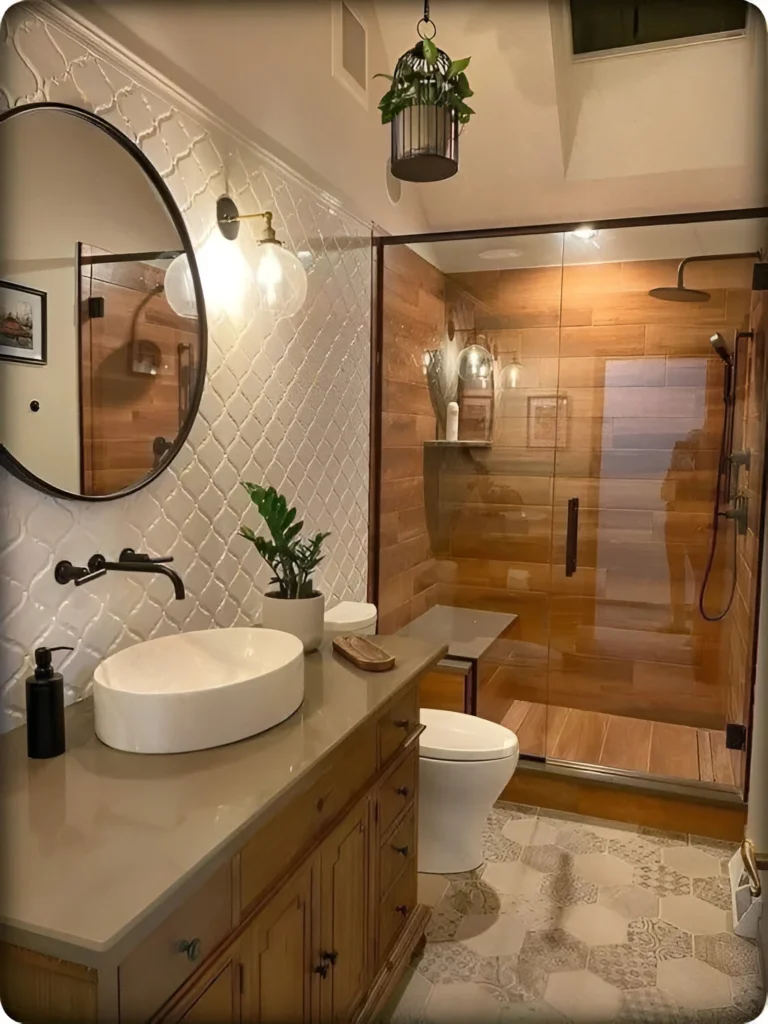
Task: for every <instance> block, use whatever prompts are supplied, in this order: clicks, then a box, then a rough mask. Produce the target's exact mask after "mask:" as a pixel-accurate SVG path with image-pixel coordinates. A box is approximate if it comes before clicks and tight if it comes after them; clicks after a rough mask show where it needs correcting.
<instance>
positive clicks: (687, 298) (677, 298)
mask: <svg viewBox="0 0 768 1024" xmlns="http://www.w3.org/2000/svg"><path fill="white" fill-rule="evenodd" d="M648 294H649V295H650V296H651V298H652V299H661V300H662V301H663V302H709V300H710V299H711V298H712V296H711V295H710V294H709V292H700V291H697V290H696V289H695V288H686V287H685V285H682V284H679V285H677V287H675V288H653V289H652V290H651V291H649V292H648Z"/></svg>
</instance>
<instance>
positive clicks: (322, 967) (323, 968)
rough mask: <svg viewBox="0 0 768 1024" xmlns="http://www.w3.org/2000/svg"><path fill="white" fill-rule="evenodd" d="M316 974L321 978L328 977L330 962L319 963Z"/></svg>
mask: <svg viewBox="0 0 768 1024" xmlns="http://www.w3.org/2000/svg"><path fill="white" fill-rule="evenodd" d="M315 974H319V975H320V977H321V978H327V977H328V964H318V965H317V967H316V968H315Z"/></svg>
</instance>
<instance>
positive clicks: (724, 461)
mask: <svg viewBox="0 0 768 1024" xmlns="http://www.w3.org/2000/svg"><path fill="white" fill-rule="evenodd" d="M742 337H743V335H742V334H737V335H736V341H735V342H734V351H733V354H731V353H730V352H729V351H728V345H727V343H726V341H725V338H724V337H723V336H722V334H719V333H718V334H713V335H712V337H711V338H710V339H709V343H710V345H711V346H712V348H713V350H714V352H715V355H716V356H717V357H718V359H720V360H721V361H722V362H723V364H724V366H725V372H724V375H723V405H724V407H725V408H724V411H723V432H722V435H721V438H720V456H719V459H718V463H717V486H716V490H715V509H714V515H713V519H712V542H711V544H710V548H709V555H708V557H707V564H706V568H705V569H704V577H703V579H702V581H701V592H700V594H699V611H700V612H701V615H702V618H703V619H705V620H706V621H707V622H720V621H722V619H724V618H725V616H726V615H727V614H728V612H729V611H730V610H731V605H732V604H733V599H734V597H735V595H736V561H737V560H736V553H737V552H736V538H737V530H736V528H735V524H734V530H733V572H732V576H731V590H730V594H729V595H728V601H727V602H726V605H725V608H724V609H723V610H722V611H721V612H718V613H717V614H716V615H710V613H709V612H707V611H706V609H705V607H704V604H705V600H706V596H707V588H708V586H709V580H710V576H711V575H712V567H713V565H714V562H715V555H716V554H717V534H718V530H719V527H720V520H721V519H734V518H735V517H736V516H735V513H734V512H732V511H729V510H723V509H722V502H723V501H724V500H725V501H726V502H728V501H730V497H731V468H732V463H731V450H732V448H733V426H734V412H735V404H736V403H735V399H736V395H735V384H736V375H735V368H736V356H737V354H738V344H739V339H740V338H742Z"/></svg>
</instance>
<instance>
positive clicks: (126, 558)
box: [118, 548, 173, 565]
mask: <svg viewBox="0 0 768 1024" xmlns="http://www.w3.org/2000/svg"><path fill="white" fill-rule="evenodd" d="M118 561H119V562H144V563H147V562H149V563H150V564H151V565H166V564H167V563H168V562H172V561H173V558H172V557H171V556H170V555H169V556H167V557H166V558H152V557H151V555H145V554H142V553H141V552H139V551H134V550H133V548H123V550H122V551H121V552H120V557H119V558H118Z"/></svg>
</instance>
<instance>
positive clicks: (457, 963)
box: [418, 942, 480, 985]
mask: <svg viewBox="0 0 768 1024" xmlns="http://www.w3.org/2000/svg"><path fill="white" fill-rule="evenodd" d="M479 965H480V957H479V956H478V955H477V953H473V952H472V950H471V949H467V947H466V946H464V945H462V944H461V943H459V942H438V943H434V944H433V943H427V948H426V949H425V951H424V955H423V956H422V958H421V960H419V964H418V971H419V973H420V974H423V975H424V977H425V978H427V980H428V981H431V982H432V984H433V985H448V984H450V983H452V982H455V981H473V980H474V977H475V973H476V972H477V969H478V967H479Z"/></svg>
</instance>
